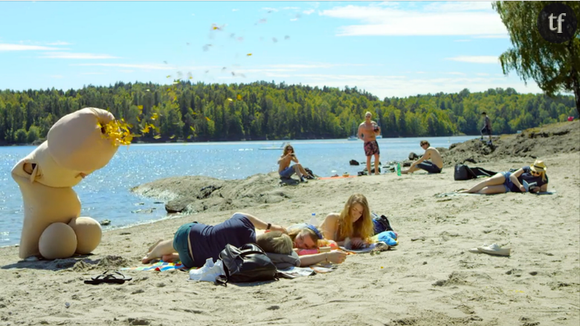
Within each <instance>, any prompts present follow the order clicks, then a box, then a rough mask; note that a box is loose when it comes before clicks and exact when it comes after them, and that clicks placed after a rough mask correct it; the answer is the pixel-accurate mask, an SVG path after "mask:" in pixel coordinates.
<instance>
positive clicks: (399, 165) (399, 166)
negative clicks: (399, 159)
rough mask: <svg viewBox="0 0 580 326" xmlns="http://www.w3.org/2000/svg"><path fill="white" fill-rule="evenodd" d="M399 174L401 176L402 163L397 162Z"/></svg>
mask: <svg viewBox="0 0 580 326" xmlns="http://www.w3.org/2000/svg"><path fill="white" fill-rule="evenodd" d="M397 175H398V176H399V177H400V176H401V163H397Z"/></svg>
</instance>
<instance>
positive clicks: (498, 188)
mask: <svg viewBox="0 0 580 326" xmlns="http://www.w3.org/2000/svg"><path fill="white" fill-rule="evenodd" d="M547 169H548V168H547V167H546V164H545V163H544V162H543V161H540V160H536V161H535V162H534V164H532V165H530V166H524V167H522V168H521V169H518V170H517V171H515V172H509V171H506V172H499V173H497V174H496V175H494V176H492V177H491V178H489V179H486V180H484V181H481V182H479V183H478V184H476V185H475V186H473V187H472V188H471V189H468V190H463V191H460V192H462V193H471V194H486V195H491V194H501V193H505V192H526V191H529V192H532V193H537V192H544V191H547V190H548V176H547V175H546V170H547ZM524 181H525V182H526V183H527V184H528V185H530V186H529V187H528V189H527V190H526V187H524Z"/></svg>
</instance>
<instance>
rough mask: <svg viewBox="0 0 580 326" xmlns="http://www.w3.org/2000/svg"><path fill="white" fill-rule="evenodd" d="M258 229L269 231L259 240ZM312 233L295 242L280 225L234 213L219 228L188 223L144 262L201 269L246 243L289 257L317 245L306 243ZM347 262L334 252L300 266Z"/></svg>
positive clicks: (302, 260)
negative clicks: (228, 247) (295, 249)
mask: <svg viewBox="0 0 580 326" xmlns="http://www.w3.org/2000/svg"><path fill="white" fill-rule="evenodd" d="M256 228H257V229H261V230H269V231H271V232H267V233H264V234H261V235H258V236H256ZM307 234H308V235H310V233H309V232H308V231H306V232H298V233H296V235H294V241H293V240H292V238H291V237H290V236H289V235H288V234H286V229H285V228H283V227H282V226H280V225H274V224H270V223H266V222H264V221H262V220H260V219H259V218H257V217H255V216H253V215H250V214H247V213H235V214H234V215H232V217H231V218H229V219H228V220H226V221H224V222H222V223H219V224H217V225H213V226H211V225H205V224H202V223H196V222H193V223H187V224H184V225H182V226H181V227H179V229H178V230H177V232H175V235H174V237H173V239H168V240H163V241H158V242H157V243H156V244H154V245H153V246H151V247H150V248H149V252H148V253H147V254H146V255H145V257H143V259H142V260H141V262H142V263H144V264H147V263H149V262H150V261H151V260H153V259H159V258H160V259H162V260H163V261H166V262H171V261H176V260H180V261H181V263H182V264H183V265H184V266H185V267H186V268H192V267H201V266H203V265H204V264H205V261H206V260H207V259H208V258H213V260H217V259H219V254H220V252H221V251H222V250H223V249H224V248H225V246H226V244H228V243H229V244H231V245H233V246H235V247H241V246H242V245H244V244H246V243H256V244H257V245H258V246H260V247H261V248H263V249H264V251H268V252H271V253H277V254H285V255H290V254H291V253H292V247H293V246H294V245H298V246H306V245H305V244H304V243H305V242H307V243H317V241H318V237H316V239H314V238H311V239H307V238H308V236H307ZM345 258H346V254H345V253H344V252H339V251H333V252H325V253H319V254H313V255H306V256H301V257H299V259H300V266H309V265H312V264H316V263H320V262H332V263H337V264H338V263H342V262H343V261H344V260H345Z"/></svg>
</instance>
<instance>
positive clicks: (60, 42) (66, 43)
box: [46, 41, 70, 45]
mask: <svg viewBox="0 0 580 326" xmlns="http://www.w3.org/2000/svg"><path fill="white" fill-rule="evenodd" d="M46 44H47V45H70V43H68V42H63V41H56V42H50V43H46Z"/></svg>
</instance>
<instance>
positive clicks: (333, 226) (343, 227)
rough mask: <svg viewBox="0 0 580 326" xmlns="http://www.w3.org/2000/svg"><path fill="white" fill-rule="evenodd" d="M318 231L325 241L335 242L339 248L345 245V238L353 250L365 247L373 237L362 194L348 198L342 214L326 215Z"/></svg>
mask: <svg viewBox="0 0 580 326" xmlns="http://www.w3.org/2000/svg"><path fill="white" fill-rule="evenodd" d="M320 229H321V230H322V233H323V234H324V237H325V238H326V239H329V240H334V241H336V242H337V244H338V245H339V246H344V245H345V240H346V238H349V239H350V246H351V248H353V249H357V248H362V247H365V246H367V245H368V244H370V242H371V241H370V238H371V237H372V236H373V235H374V224H373V220H372V218H371V213H370V210H369V203H368V201H367V198H366V197H365V196H364V195H362V194H354V195H352V196H350V197H349V198H348V200H347V201H346V204H345V205H344V208H343V209H342V212H340V213H330V214H328V216H326V218H325V219H324V221H323V222H322V224H321V225H320Z"/></svg>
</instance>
